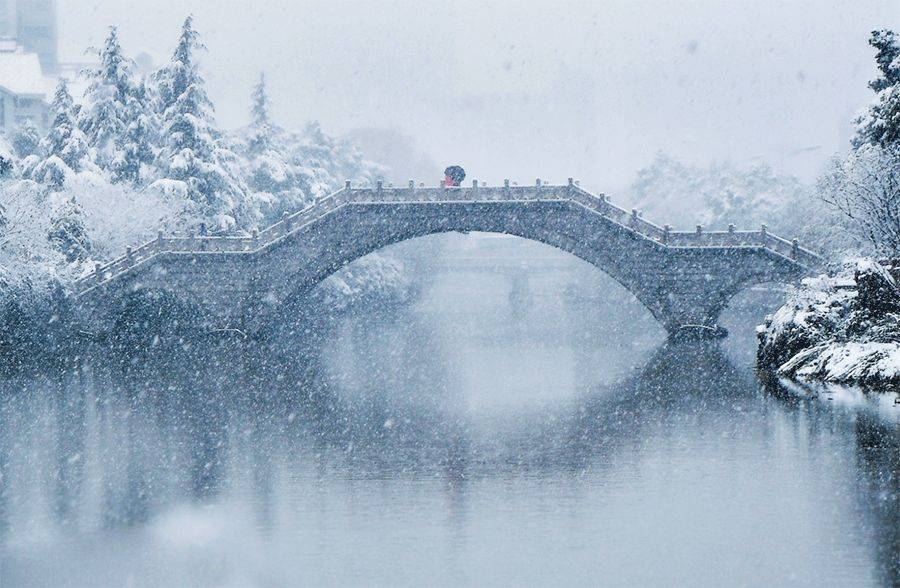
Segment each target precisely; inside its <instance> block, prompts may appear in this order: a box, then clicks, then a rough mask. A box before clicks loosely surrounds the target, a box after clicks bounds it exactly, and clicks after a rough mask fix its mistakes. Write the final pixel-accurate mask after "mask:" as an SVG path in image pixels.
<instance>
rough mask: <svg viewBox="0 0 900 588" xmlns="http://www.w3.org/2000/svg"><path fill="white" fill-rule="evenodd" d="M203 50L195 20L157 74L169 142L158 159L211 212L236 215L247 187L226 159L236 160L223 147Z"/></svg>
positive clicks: (189, 20)
mask: <svg viewBox="0 0 900 588" xmlns="http://www.w3.org/2000/svg"><path fill="white" fill-rule="evenodd" d="M202 48H204V47H203V44H202V43H201V42H200V38H199V35H198V33H197V31H195V30H194V28H193V18H192V17H188V18H187V19H186V20H185V22H184V25H183V27H182V29H181V37H180V38H179V41H178V46H177V47H176V49H175V52H174V53H173V55H172V59H171V60H170V62H169V64H168V65H166V66H165V67H164V68H163V69H161V70H160V71H158V72H157V73H156V74H155V75H154V79H155V81H156V83H157V88H158V93H159V101H158V111H159V113H160V119H161V127H162V134H163V137H164V143H163V147H162V150H161V151H160V153H159V155H158V157H157V161H158V163H159V166H160V168H161V169H162V170H164V173H165V174H166V176H167V177H168V178H169V179H172V180H177V181H180V182H183V183H184V184H185V186H186V188H187V193H188V195H189V197H190V198H191V199H192V200H194V201H195V202H198V203H200V204H203V205H206V206H207V207H209V211H210V212H212V213H223V214H232V213H234V212H235V209H236V208H238V206H239V205H240V202H239V199H240V198H241V197H242V196H243V194H242V189H241V186H240V185H239V183H238V182H237V181H236V180H235V178H234V176H233V175H232V174H231V173H229V171H228V170H227V169H226V167H225V166H224V165H222V162H225V161H228V160H230V159H231V158H232V154H230V153H223V152H222V151H223V150H224V148H222V147H220V146H219V145H218V139H219V132H218V130H217V129H216V127H215V123H214V120H213V105H212V102H211V101H210V100H209V97H208V96H207V94H206V89H205V87H204V80H203V77H202V76H201V75H200V72H199V69H198V67H197V63H196V57H195V55H196V52H197V51H199V50H200V49H202Z"/></svg>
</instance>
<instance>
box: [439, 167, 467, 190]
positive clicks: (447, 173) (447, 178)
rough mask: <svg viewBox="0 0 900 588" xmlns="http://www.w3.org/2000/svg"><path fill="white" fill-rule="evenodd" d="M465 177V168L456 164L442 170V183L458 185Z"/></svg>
mask: <svg viewBox="0 0 900 588" xmlns="http://www.w3.org/2000/svg"><path fill="white" fill-rule="evenodd" d="M465 179H466V170H464V169H463V168H461V167H459V166H458V165H451V166H450V167H448V168H447V169H445V170H444V185H445V186H459V185H460V184H462V181H463V180H465Z"/></svg>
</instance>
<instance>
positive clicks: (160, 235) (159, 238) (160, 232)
mask: <svg viewBox="0 0 900 588" xmlns="http://www.w3.org/2000/svg"><path fill="white" fill-rule="evenodd" d="M156 240H157V241H159V244H160V245H162V242H163V230H162V229H159V230H158V231H156Z"/></svg>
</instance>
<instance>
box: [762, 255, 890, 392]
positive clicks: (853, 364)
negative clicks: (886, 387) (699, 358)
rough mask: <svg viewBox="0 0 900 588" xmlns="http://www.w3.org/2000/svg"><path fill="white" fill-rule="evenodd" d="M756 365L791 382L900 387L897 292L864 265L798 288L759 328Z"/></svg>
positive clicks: (882, 273) (884, 275)
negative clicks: (895, 385)
mask: <svg viewBox="0 0 900 588" xmlns="http://www.w3.org/2000/svg"><path fill="white" fill-rule="evenodd" d="M758 336H759V350H758V361H759V364H760V366H761V367H763V368H768V369H775V370H777V371H778V372H779V373H780V374H782V375H784V376H788V377H797V378H803V379H815V380H822V381H828V382H842V383H849V384H874V383H885V382H891V383H900V288H898V286H897V283H896V282H895V280H894V278H893V277H892V276H891V274H890V273H889V272H888V271H887V270H886V269H885V268H884V267H882V266H881V265H880V264H879V263H877V262H874V261H872V260H869V259H862V260H857V261H855V262H853V263H849V264H846V265H845V267H844V268H843V270H842V271H841V272H840V273H839V274H838V275H837V276H836V277H833V278H831V277H824V276H823V277H819V278H813V279H807V280H804V281H803V284H802V286H801V287H800V288H798V289H797V290H795V291H794V292H793V293H792V294H791V295H790V297H789V298H788V300H787V302H786V303H785V304H784V305H783V306H782V307H781V308H780V309H779V310H778V311H777V312H776V313H775V314H773V315H771V316H769V317H766V322H765V324H764V325H762V326H760V327H759V328H758Z"/></svg>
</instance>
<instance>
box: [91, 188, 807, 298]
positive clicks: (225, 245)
mask: <svg viewBox="0 0 900 588" xmlns="http://www.w3.org/2000/svg"><path fill="white" fill-rule="evenodd" d="M543 200H567V201H572V202H576V203H578V204H580V205H581V206H584V207H585V208H587V209H589V210H591V211H593V212H596V213H598V214H600V215H602V216H604V217H606V218H608V219H610V220H612V221H614V222H616V223H619V224H621V225H624V226H626V227H628V228H630V229H631V230H633V231H635V232H636V233H639V234H641V235H643V236H645V237H647V238H650V239H653V240H654V241H657V242H659V243H661V244H663V245H666V246H670V247H740V246H752V247H766V248H769V249H771V250H773V251H775V252H777V253H780V254H782V255H785V256H786V257H790V258H791V259H795V260H797V261H798V262H800V263H804V264H808V265H811V266H815V265H817V264H818V263H820V261H821V260H820V258H819V257H818V256H817V255H816V254H815V253H813V252H812V251H810V250H808V249H805V248H803V247H801V246H800V245H799V243H797V241H796V240H794V241H788V240H787V239H783V238H781V237H778V236H776V235H773V234H771V233H769V232H768V231H767V230H766V229H765V227H762V228H761V230H758V231H736V230H734V229H733V227H731V228H729V230H728V231H704V230H702V228H700V227H698V230H697V231H673V230H671V229H670V228H669V227H668V226H666V227H660V226H658V225H656V224H653V223H652V222H650V221H647V220H645V219H644V218H643V217H642V216H641V214H640V212H638V211H636V210H631V211H628V210H625V209H624V208H621V207H619V206H616V205H615V204H613V203H612V202H610V201H609V199H608V198H607V197H606V196H605V195H603V194H600V195H599V196H597V195H594V194H592V193H590V192H588V191H587V190H584V189H582V188H581V187H580V186H578V185H577V184H575V183H574V182H573V180H572V179H569V182H568V184H566V185H551V184H543V183H541V181H540V180H538V181H537V182H536V183H535V185H533V186H517V185H515V184H512V185H510V182H509V180H506V181H505V182H504V185H502V186H491V187H488V186H484V185H478V183H477V182H473V185H472V186H471V187H468V186H466V187H447V186H441V187H439V188H425V187H423V186H421V185H420V186H416V185H415V184H414V183H413V182H410V184H409V186H407V187H393V186H389V187H385V186H384V185H383V184H382V183H381V182H378V184H376V186H375V187H368V188H352V187H351V186H350V183H349V182H347V184H346V186H345V187H344V188H343V189H341V190H338V191H337V192H334V193H332V194H330V195H328V196H326V197H324V198H322V199H320V200H318V201H316V202H314V203H313V204H310V205H309V206H307V207H305V208H303V209H301V210H299V211H297V212H294V213H286V214H285V215H284V216H283V217H282V218H281V220H280V221H278V222H276V223H274V224H273V225H271V226H269V227H267V228H265V229H263V230H262V231H256V230H254V231H253V232H252V233H251V235H250V236H236V237H226V236H215V237H210V236H195V235H189V236H169V237H166V236H163V235H162V232H160V234H159V235H158V236H157V238H156V239H153V240H152V241H148V242H147V243H144V244H143V245H141V246H139V247H137V248H135V249H131V248H127V249H126V252H125V254H124V255H122V256H119V257H117V258H116V259H114V260H112V261H111V262H109V263H108V264H106V265H105V266H99V265H98V266H97V267H96V268H95V270H94V271H92V272H91V273H89V274H87V275H85V276H84V277H82V278H81V279H79V280H77V281H76V282H75V291H76V294H80V293H82V292H85V291H87V290H89V289H91V288H93V287H96V286H97V285H99V284H102V283H104V282H105V281H107V280H110V279H112V278H114V277H115V276H116V275H118V274H120V273H123V272H126V271H128V270H129V269H131V268H133V267H136V266H138V265H141V264H143V263H145V262H146V261H148V260H150V259H152V258H153V257H155V256H157V255H160V254H162V253H191V254H203V253H242V252H243V253H249V252H253V251H257V250H259V249H260V248H263V247H265V246H267V245H269V244H271V243H272V242H274V241H276V240H278V239H280V238H283V237H284V236H286V235H288V234H290V233H291V232H293V231H294V230H296V229H298V228H300V227H302V226H304V225H307V224H309V223H311V222H313V221H315V220H316V219H318V218H321V217H323V216H325V215H327V214H330V213H331V212H333V211H335V210H337V209H338V208H340V207H342V206H344V205H347V204H352V203H360V204H372V203H379V202H385V203H404V202H408V203H416V202H448V203H449V202H492V201H509V202H522V201H543Z"/></svg>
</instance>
